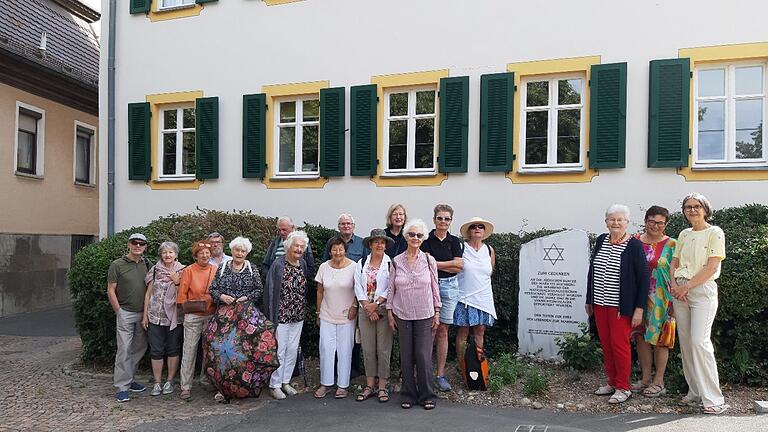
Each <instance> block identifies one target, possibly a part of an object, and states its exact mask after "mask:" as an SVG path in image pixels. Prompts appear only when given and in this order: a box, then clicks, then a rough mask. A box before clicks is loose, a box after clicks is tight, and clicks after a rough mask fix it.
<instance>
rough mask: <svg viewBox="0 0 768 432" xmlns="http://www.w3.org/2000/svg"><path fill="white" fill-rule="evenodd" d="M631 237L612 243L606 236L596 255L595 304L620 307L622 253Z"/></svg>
mask: <svg viewBox="0 0 768 432" xmlns="http://www.w3.org/2000/svg"><path fill="white" fill-rule="evenodd" d="M630 238H631V237H629V236H627V238H626V240H624V241H623V242H621V243H619V244H612V243H611V240H610V236H605V240H603V245H602V247H601V248H600V250H599V251H598V252H597V255H596V256H595V266H594V268H595V271H594V281H595V282H594V304H596V305H601V306H611V307H619V280H620V278H621V254H622V253H623V252H624V249H626V248H627V243H629V239H630Z"/></svg>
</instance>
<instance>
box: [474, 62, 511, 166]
mask: <svg viewBox="0 0 768 432" xmlns="http://www.w3.org/2000/svg"><path fill="white" fill-rule="evenodd" d="M514 96H515V73H514V72H504V73H497V74H486V75H482V76H481V77H480V172H494V171H511V170H512V138H513V118H514Z"/></svg>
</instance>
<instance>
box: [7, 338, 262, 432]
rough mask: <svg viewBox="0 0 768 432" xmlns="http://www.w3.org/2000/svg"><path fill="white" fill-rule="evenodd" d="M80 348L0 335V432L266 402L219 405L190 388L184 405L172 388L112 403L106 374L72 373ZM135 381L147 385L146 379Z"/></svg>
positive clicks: (225, 410) (74, 341)
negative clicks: (168, 393)
mask: <svg viewBox="0 0 768 432" xmlns="http://www.w3.org/2000/svg"><path fill="white" fill-rule="evenodd" d="M80 349H81V342H80V338H78V337H20V336H0V432H6V431H52V430H56V431H106V430H127V429H129V428H131V427H134V426H137V425H139V424H142V423H145V422H155V421H160V420H173V419H177V420H178V419H186V418H191V417H197V416H208V415H214V414H231V413H235V414H242V413H245V412H248V411H251V410H253V409H256V408H258V407H260V406H261V405H263V404H264V401H265V399H267V398H268V396H267V394H266V393H264V394H263V395H262V398H260V399H245V400H237V401H233V402H232V403H231V404H228V405H222V404H217V403H215V402H214V401H213V397H212V394H211V393H210V392H207V391H205V390H203V389H201V388H200V386H197V387H194V386H193V389H192V396H193V399H192V401H191V402H185V401H182V400H181V399H179V398H178V385H177V386H176V392H175V393H173V394H171V395H167V396H156V397H152V396H149V388H148V389H147V390H146V391H144V392H142V393H132V394H131V400H130V401H129V402H126V403H117V402H116V401H115V389H114V387H112V377H111V374H107V373H87V372H81V371H77V370H75V369H73V367H72V365H73V364H74V363H75V362H76V361H77V359H78V356H79V354H80ZM137 380H138V381H139V382H141V383H143V384H147V383H148V381H149V377H148V376H138V377H137ZM148 387H149V386H148Z"/></svg>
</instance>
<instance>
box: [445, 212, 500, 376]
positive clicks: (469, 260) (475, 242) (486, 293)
mask: <svg viewBox="0 0 768 432" xmlns="http://www.w3.org/2000/svg"><path fill="white" fill-rule="evenodd" d="M492 233H493V224H492V223H491V222H489V221H487V220H485V219H482V218H479V217H473V218H472V219H470V220H469V221H467V222H465V223H464V224H463V225H462V226H461V236H462V237H464V238H465V239H466V243H465V244H464V255H463V256H462V258H463V259H464V269H463V270H462V272H461V273H459V302H458V304H457V305H456V310H455V311H454V312H453V323H454V325H456V326H457V327H458V331H457V333H456V346H457V347H458V348H457V351H458V352H459V355H460V356H463V355H464V352H465V350H466V348H465V347H466V344H467V336H469V332H470V329H471V331H472V335H473V337H474V339H475V345H476V346H477V350H478V351H479V352H482V349H483V343H484V337H485V328H486V327H491V326H493V324H494V323H495V322H496V308H495V307H494V305H493V290H492V288H491V274H492V273H493V269H494V267H495V266H496V253H495V252H494V250H493V248H492V247H491V246H490V245H488V244H486V243H485V242H483V240H485V239H487V238H488V236H490V235H491V234H492ZM461 360H462V359H461V358H460V359H459V364H461V363H462V361H461Z"/></svg>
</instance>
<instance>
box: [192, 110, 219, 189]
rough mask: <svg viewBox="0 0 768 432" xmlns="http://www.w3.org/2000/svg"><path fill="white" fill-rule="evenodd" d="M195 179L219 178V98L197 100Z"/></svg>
mask: <svg viewBox="0 0 768 432" xmlns="http://www.w3.org/2000/svg"><path fill="white" fill-rule="evenodd" d="M195 177H196V178H198V179H200V180H204V179H215V178H219V98H218V97H207V98H199V99H196V100H195Z"/></svg>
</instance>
